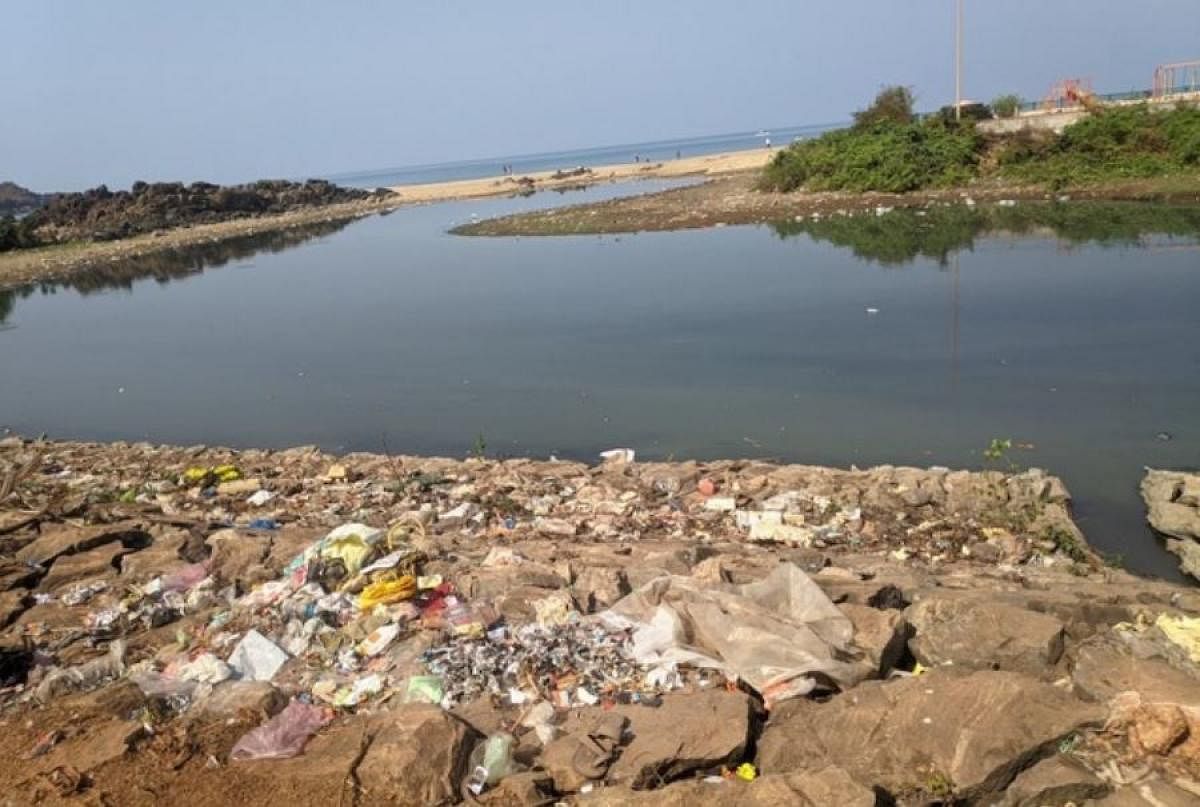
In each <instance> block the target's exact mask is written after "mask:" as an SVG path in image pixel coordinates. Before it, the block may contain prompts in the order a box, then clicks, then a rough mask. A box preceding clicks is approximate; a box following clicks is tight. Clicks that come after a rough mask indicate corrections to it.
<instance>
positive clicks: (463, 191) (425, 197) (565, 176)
mask: <svg viewBox="0 0 1200 807" xmlns="http://www.w3.org/2000/svg"><path fill="white" fill-rule="evenodd" d="M776 153H777V150H776V149H765V148H756V149H747V150H745V151H730V152H725V153H722V154H704V155H700V156H698V157H683V158H681V159H678V160H666V161H663V162H640V163H620V164H615V165H597V166H580V167H581V168H583V169H586V170H584V171H582V172H576V171H572V170H571V169H562V170H560V171H540V172H536V173H531V174H517V175H513V176H492V177H483V178H482V179H464V180H459V181H456V182H430V183H426V184H421V185H398V186H395V187H392V188H391V190H392V191H393V192H395V193H397V194H399V195H400V196H401V197H402V198H403V200H404V201H405V202H440V201H446V200H450V199H475V198H479V197H484V196H506V195H508V194H512V193H521V192H523V191H528V190H535V191H537V190H552V189H554V188H561V187H570V186H573V185H580V184H591V183H594V182H618V181H621V180H628V179H646V178H670V177H686V176H716V175H720V174H733V173H739V172H743V171H754V170H757V169H759V168H762V167H763V166H764V165H766V164H767V161H768V160H769V159H770V158H771V157H772V156H774V155H775V154H776Z"/></svg>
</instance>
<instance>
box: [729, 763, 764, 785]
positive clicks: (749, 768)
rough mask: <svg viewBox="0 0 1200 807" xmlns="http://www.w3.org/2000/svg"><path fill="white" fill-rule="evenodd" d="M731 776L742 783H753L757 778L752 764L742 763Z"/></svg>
mask: <svg viewBox="0 0 1200 807" xmlns="http://www.w3.org/2000/svg"><path fill="white" fill-rule="evenodd" d="M733 775H734V776H736V777H737V778H739V779H741V780H742V781H743V782H753V781H754V780H755V779H757V778H758V768H756V767H754V763H752V762H743V763H742V764H741V765H738V766H737V770H735V771H734V772H733Z"/></svg>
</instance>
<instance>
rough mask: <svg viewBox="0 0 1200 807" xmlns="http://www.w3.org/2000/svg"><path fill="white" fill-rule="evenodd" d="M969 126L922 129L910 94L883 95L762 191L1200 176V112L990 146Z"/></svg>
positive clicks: (1119, 111)
mask: <svg viewBox="0 0 1200 807" xmlns="http://www.w3.org/2000/svg"><path fill="white" fill-rule="evenodd" d="M1019 104H1020V99H1019V98H1017V97H1016V96H1013V95H1007V96H1001V97H1000V98H997V99H996V101H995V102H994V103H993V107H994V108H995V110H996V111H997V112H998V113H999V114H1000V115H1001V116H1002V117H1008V116H1010V115H1012V114H1015V113H1016V110H1017V107H1018V106H1019ZM980 106H981V108H983V109H986V108H985V107H982V105H980ZM989 114H990V113H989ZM951 117H952V116H951ZM970 117H972V116H964V120H963V122H962V123H955V122H954V121H953V120H952V119H948V118H947V115H945V114H939V115H934V116H931V117H929V118H926V119H925V120H921V121H917V120H915V119H914V118H913V115H912V94H911V92H909V90H908V89H907V88H904V87H889V88H885V89H884V90H882V91H881V92H880V94H879V96H878V97H877V98H876V99H875V102H874V103H873V104H872V105H871V106H869V107H868V108H867V109H864V110H861V111H859V112H857V113H855V116H854V119H855V122H854V126H853V127H851V128H849V129H841V130H837V131H833V132H827V133H826V134H824V135H822V136H821V137H818V138H814V139H812V140H803V141H800V142H797V143H793V144H792V145H790V146H788V147H787V148H785V149H783V150H781V151H780V152H779V153H778V154H776V155H775V157H774V159H772V160H771V162H770V163H769V164H768V165H767V167H766V168H765V169H764V172H763V176H762V180H761V182H760V187H762V188H764V189H767V190H775V191H785V192H786V191H793V190H798V189H800V188H804V189H807V190H810V191H831V190H842V191H851V192H856V193H861V192H865V191H881V192H890V193H904V192H908V191H915V190H921V189H924V188H944V187H951V186H956V185H963V184H966V183H968V182H970V181H971V180H972V179H975V178H979V177H989V176H997V177H1000V178H1003V179H1009V180H1015V181H1019V182H1033V183H1038V184H1045V185H1048V186H1049V187H1051V188H1055V189H1060V188H1064V187H1068V186H1075V185H1086V184H1088V183H1095V182H1101V181H1111V180H1123V179H1142V178H1147V177H1161V176H1164V175H1168V174H1171V173H1178V172H1181V171H1185V172H1200V109H1198V108H1196V107H1184V106H1180V107H1177V108H1174V109H1152V108H1150V107H1149V106H1147V105H1145V104H1141V105H1136V106H1127V107H1110V108H1107V109H1103V110H1100V111H1098V112H1096V113H1093V114H1091V115H1089V116H1087V117H1085V118H1084V119H1083V120H1081V121H1079V122H1078V123H1076V124H1074V125H1072V126H1068V127H1067V128H1066V129H1065V130H1064V131H1063V133H1062V134H1054V133H1052V132H1030V131H1023V132H1019V133H1016V134H1011V135H1003V136H990V137H984V136H982V135H980V134H978V133H977V132H976V128H975V125H974V122H973V121H972V120H969V119H968V118H970Z"/></svg>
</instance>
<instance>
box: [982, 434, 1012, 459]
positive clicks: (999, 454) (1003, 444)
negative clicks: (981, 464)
mask: <svg viewBox="0 0 1200 807" xmlns="http://www.w3.org/2000/svg"><path fill="white" fill-rule="evenodd" d="M1010 448H1012V440H1009V439H1007V438H1006V439H1004V440H1001V439H1000V438H999V437H993V438H992V442H991V443H989V444H988V447H987V448H985V449H984V450H983V456H984V457H986V458H987V459H989V460H991V461H992V462H998V461H999V460H1002V459H1004V457H1005V456H1006V455H1007V454H1008V450H1009V449H1010Z"/></svg>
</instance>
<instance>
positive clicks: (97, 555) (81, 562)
mask: <svg viewBox="0 0 1200 807" xmlns="http://www.w3.org/2000/svg"><path fill="white" fill-rule="evenodd" d="M128 551H129V550H127V549H125V547H123V546H122V545H121V544H118V543H112V544H105V545H103V546H98V547H95V548H94V549H89V550H87V551H86V552H79V553H76V554H73V555H60V556H59V557H58V558H56V559H55V560H54V563H53V565H52V566H51V567H50V571H48V572H46V576H45V577H43V578H42V581H41V583H40V585H39V586H38V591H41V592H44V593H48V594H54V595H56V596H62V595H63V594H65V593H66V592H67V591H68V590H70V589H71V588H73V587H74V586H75V585H77V584H79V583H86V582H90V581H94V580H104V581H108V582H110V583H111V582H113V581H115V579H116V577H117V558H119V557H120V556H121V555H123V554H124V553H126V552H128Z"/></svg>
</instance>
